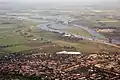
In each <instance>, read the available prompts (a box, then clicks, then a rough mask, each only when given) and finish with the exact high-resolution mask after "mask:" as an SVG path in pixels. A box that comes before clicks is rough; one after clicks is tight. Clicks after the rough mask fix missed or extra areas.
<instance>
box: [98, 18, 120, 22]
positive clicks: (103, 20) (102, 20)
mask: <svg viewBox="0 0 120 80" xmlns="http://www.w3.org/2000/svg"><path fill="white" fill-rule="evenodd" d="M98 21H99V22H119V21H118V20H114V19H108V18H102V19H99V20H98Z"/></svg>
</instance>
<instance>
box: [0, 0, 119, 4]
mask: <svg viewBox="0 0 120 80" xmlns="http://www.w3.org/2000/svg"><path fill="white" fill-rule="evenodd" d="M117 1H120V0H0V2H24V3H28V2H31V3H38V2H41V3H46V2H47V3H49V2H51V3H53V2H58V3H59V2H63V3H90V4H96V3H98V4H99V3H106V2H107V3H114V2H115V3H116V2H117ZM118 3H119V2H118ZM107 5H108V4H107Z"/></svg>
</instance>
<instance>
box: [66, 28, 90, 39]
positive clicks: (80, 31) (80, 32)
mask: <svg viewBox="0 0 120 80" xmlns="http://www.w3.org/2000/svg"><path fill="white" fill-rule="evenodd" d="M65 31H67V32H68V33H71V34H75V35H80V36H86V37H92V35H91V34H90V33H89V32H88V31H86V30H84V29H82V28H76V27H75V28H69V29H65Z"/></svg>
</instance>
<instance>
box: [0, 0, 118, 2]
mask: <svg viewBox="0 0 120 80" xmlns="http://www.w3.org/2000/svg"><path fill="white" fill-rule="evenodd" d="M0 1H9V2H11V1H22V2H103V1H109V2H111V1H113V2H114V1H117V0H0Z"/></svg>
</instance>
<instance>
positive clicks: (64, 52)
mask: <svg viewBox="0 0 120 80" xmlns="http://www.w3.org/2000/svg"><path fill="white" fill-rule="evenodd" d="M56 54H81V53H80V52H67V51H61V52H56Z"/></svg>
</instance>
